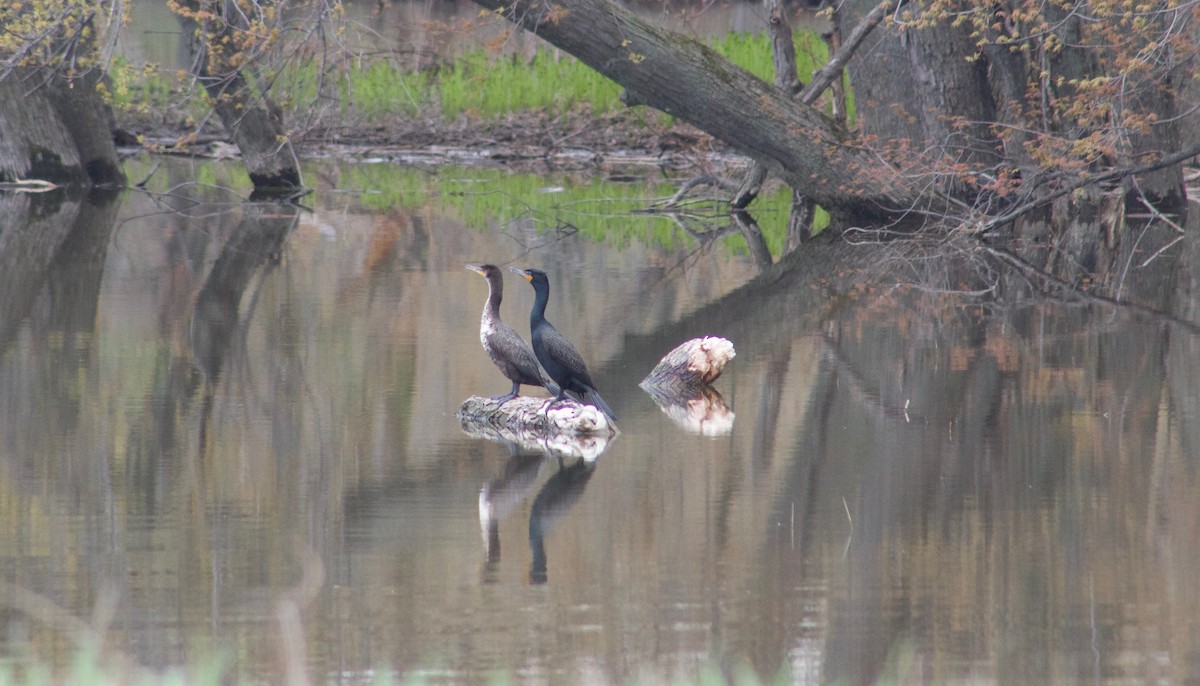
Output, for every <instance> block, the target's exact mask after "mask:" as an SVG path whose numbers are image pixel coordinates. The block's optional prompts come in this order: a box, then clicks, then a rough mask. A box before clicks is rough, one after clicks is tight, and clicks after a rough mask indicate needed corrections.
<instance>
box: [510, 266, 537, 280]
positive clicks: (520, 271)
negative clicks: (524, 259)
mask: <svg viewBox="0 0 1200 686" xmlns="http://www.w3.org/2000/svg"><path fill="white" fill-rule="evenodd" d="M508 271H510V272H513V273H514V274H520V275H521V276H523V277H525V280H526V281H533V274H530V273H529V272H528V271H526V270H524V269H517V268H516V267H509V268H508Z"/></svg>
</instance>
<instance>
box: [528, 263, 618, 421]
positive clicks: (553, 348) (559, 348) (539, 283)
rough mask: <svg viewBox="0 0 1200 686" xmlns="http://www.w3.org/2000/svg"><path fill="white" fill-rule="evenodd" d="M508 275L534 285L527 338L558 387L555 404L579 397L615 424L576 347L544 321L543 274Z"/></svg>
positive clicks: (547, 293)
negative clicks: (568, 394) (569, 395)
mask: <svg viewBox="0 0 1200 686" xmlns="http://www.w3.org/2000/svg"><path fill="white" fill-rule="evenodd" d="M509 271H513V272H516V273H518V274H520V275H521V276H524V277H525V280H526V281H528V282H529V283H531V284H532V285H533V291H534V293H536V297H535V298H534V300H533V309H532V310H531V311H530V312H529V338H530V340H531V341H532V342H533V353H534V354H535V355H537V359H538V362H541V363H542V368H543V369H545V370H546V373H547V374H549V375H550V378H551V379H554V381H555V383H557V384H558V386H559V391H558V395H557V396H556V397H555V398H554V402H557V401H560V400H562V399H563V397H564V396H565V395H566V394H567V391H570V392H572V393H576V394H578V395H579V397H580V399H581V400H583V402H586V403H589V404H591V405H595V406H596V407H597V408H598V409H599V410H600V411H601V412H603V413H604V414H605V415H607V416H608V418H609V419H611V420H613V421H616V419H617V417H616V415H614V414H613V411H612V408H610V407H609V406H608V403H606V402H604V398H601V397H600V393H599V392H597V391H596V384H594V383H592V377H591V375H589V374H588V370H587V365H585V364H584V363H583V358H582V357H580V356H579V352H578V351H576V350H575V346H573V345H571V342H570V341H568V340H567V339H566V338H565V337H564V336H563V335H562V334H560V333H559V332H558V331H557V330H556V329H555V328H554V325H553V324H551V323H550V322H548V321H546V303H547V302H549V301H550V281H549V279H547V278H546V272H544V271H541V270H539V269H525V270H521V269H517V268H516V267H511V268H510V269H509Z"/></svg>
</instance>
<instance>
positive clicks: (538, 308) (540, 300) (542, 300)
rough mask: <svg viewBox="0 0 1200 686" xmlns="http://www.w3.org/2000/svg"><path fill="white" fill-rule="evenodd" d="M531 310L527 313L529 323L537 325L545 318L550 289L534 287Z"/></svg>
mask: <svg viewBox="0 0 1200 686" xmlns="http://www.w3.org/2000/svg"><path fill="white" fill-rule="evenodd" d="M533 292H534V294H535V297H534V299H533V309H532V310H530V311H529V323H530V325H531V326H532V325H533V324H536V323H538V322H539V321H542V320H543V319H545V318H546V303H548V302H550V289H549V288H547V287H545V286H541V287H539V286H534V287H533Z"/></svg>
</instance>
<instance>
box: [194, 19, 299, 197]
mask: <svg viewBox="0 0 1200 686" xmlns="http://www.w3.org/2000/svg"><path fill="white" fill-rule="evenodd" d="M186 7H187V10H188V12H189V13H190V14H191V15H192V16H207V17H212V19H211V21H212V22H213V23H212V24H211V25H210V26H206V27H200V26H198V24H197V23H196V22H195V21H194V20H193V19H190V18H188V17H187V16H185V15H184V14H181V15H180V21H181V23H182V24H183V26H184V29H185V31H186V32H187V33H188V34H189V35H192V36H193V39H192V40H191V41H189V45H190V47H191V50H192V54H193V57H194V61H195V64H194V69H195V75H196V77H197V78H198V79H199V81H200V83H201V84H202V85H203V86H204V89H205V91H206V92H207V93H208V96H209V98H210V99H211V100H212V106H213V111H214V112H216V114H217V116H218V117H219V118H220V119H221V124H222V125H223V126H224V127H225V130H226V131H227V132H229V135H230V136H231V137H232V138H233V142H234V144H235V145H236V146H237V147H238V150H239V151H240V152H241V154H242V162H243V164H245V165H246V171H247V172H248V173H249V175H250V181H251V183H253V184H254V194H253V196H252V199H263V198H269V197H278V196H288V195H294V194H296V193H297V192H298V191H300V190H301V188H302V187H303V183H302V181H301V178H300V162H299V160H298V159H297V157H296V153H295V151H294V150H293V149H292V144H291V141H289V140H288V138H287V136H286V135H285V131H284V129H283V121H282V111H281V110H280V108H279V107H278V106H277V105H275V103H273V102H272V101H271V100H270V98H268V97H267V95H266V94H265V93H262V92H258V91H257V90H256V89H255V88H254V87H252V85H251V81H252V80H253V78H252V77H251V78H247V74H246V73H245V72H247V71H248V70H252V69H253V67H252V66H250V64H249V63H243V60H244V59H245V58H244V57H242V56H240V55H236V54H234V50H235V49H234V47H233V46H234V45H237V42H238V41H237V39H238V35H237V34H238V31H239V30H241V29H243V28H244V27H243V26H242V25H241V24H242V23H243V22H244V17H243V15H242V14H241V12H240V10H237V9H236V8H232V9H231V8H230V7H229V6H228V4H227V0H189V1H188V2H187V3H186ZM205 28H207V29H211V31H210V32H206V31H205V30H203V29H205ZM206 37H207V40H206ZM246 49H248V48H243V50H246ZM239 64H241V65H242V66H240V67H239V66H232V65H239Z"/></svg>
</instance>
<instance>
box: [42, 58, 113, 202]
mask: <svg viewBox="0 0 1200 686" xmlns="http://www.w3.org/2000/svg"><path fill="white" fill-rule="evenodd" d="M103 80H104V74H103V72H101V71H100V70H99V69H90V70H88V71H87V72H86V73H85V74H84V75H83V76H82V77H80V78H77V79H73V80H71V81H68V80H67V79H66V78H62V77H60V78H55V79H54V80H53V81H51V82H50V89H49V97H50V101H51V102H52V103H53V104H54V108H55V110H56V111H57V112H58V113H59V114H60V115H61V116H62V121H63V125H64V126H65V127H66V129H67V132H68V134H69V135H70V136H71V139H72V140H73V141H75V147H76V148H77V149H78V151H79V161H80V163H81V164H82V165H83V168H84V171H86V172H87V175H88V179H89V180H90V181H91V183H92V185H93V186H124V185H125V170H124V169H123V168H122V167H121V161H120V159H118V157H117V146H116V144H115V143H114V142H113V129H114V128H116V127H115V126H114V118H113V113H112V108H111V107H109V105H108V104H106V103H105V102H104V100H103V99H101V97H100V92H99V91H98V90H97V87H98V86H99V85H100V84H101V82H102V81H103Z"/></svg>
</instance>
